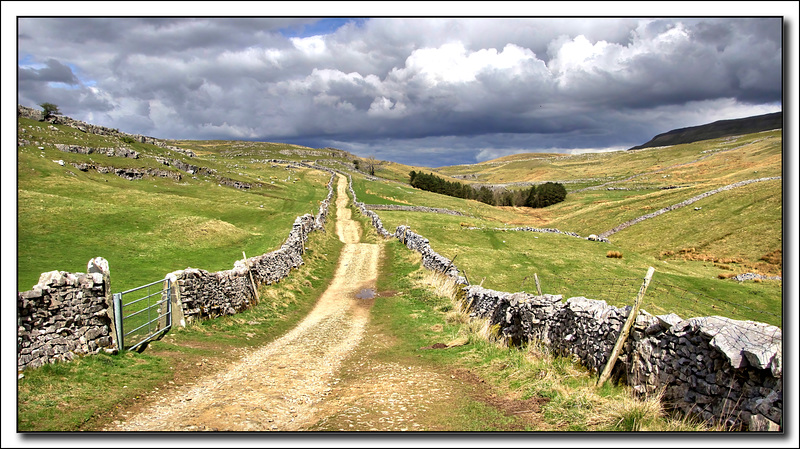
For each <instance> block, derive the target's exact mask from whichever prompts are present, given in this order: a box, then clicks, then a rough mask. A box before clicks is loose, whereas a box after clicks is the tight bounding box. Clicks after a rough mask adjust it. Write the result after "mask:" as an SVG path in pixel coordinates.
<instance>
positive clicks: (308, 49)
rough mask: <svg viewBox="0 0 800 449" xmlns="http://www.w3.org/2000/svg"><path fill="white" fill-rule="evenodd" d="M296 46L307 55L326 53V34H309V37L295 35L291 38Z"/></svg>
mask: <svg viewBox="0 0 800 449" xmlns="http://www.w3.org/2000/svg"><path fill="white" fill-rule="evenodd" d="M289 40H290V41H291V42H292V44H293V45H294V47H295V48H296V49H298V50H300V51H301V52H303V53H305V54H306V55H307V56H318V55H321V54H322V53H325V50H327V48H328V47H327V45H325V37H324V36H309V37H293V38H290V39H289Z"/></svg>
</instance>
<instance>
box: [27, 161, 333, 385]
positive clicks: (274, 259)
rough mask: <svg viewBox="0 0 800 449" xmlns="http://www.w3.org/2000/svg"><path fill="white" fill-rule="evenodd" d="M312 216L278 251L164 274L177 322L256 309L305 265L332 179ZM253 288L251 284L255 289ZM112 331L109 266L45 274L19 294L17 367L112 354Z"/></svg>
mask: <svg viewBox="0 0 800 449" xmlns="http://www.w3.org/2000/svg"><path fill="white" fill-rule="evenodd" d="M335 176H336V175H335V174H332V175H331V179H330V181H328V185H327V187H328V195H327V197H326V198H325V199H324V200H323V201H322V202H321V203H320V207H319V212H318V213H317V215H316V216H314V215H313V214H305V215H303V216H300V217H297V218H296V219H295V222H294V224H293V225H292V230H291V231H290V233H289V237H288V238H287V239H286V240H285V241H284V243H283V244H282V245H281V247H280V248H279V249H278V250H276V251H272V252H270V253H267V254H262V255H260V256H256V257H251V258H248V259H244V260H239V261H236V262H235V263H234V267H233V269H231V270H225V271H218V272H213V273H212V272H208V271H205V270H201V269H196V268H187V269H185V270H179V271H175V272H172V273H170V274H168V275H167V278H168V279H170V280H171V281H172V283H173V285H176V286H177V287H178V288H176V289H173V290H174V291H175V292H176V293H175V296H174V297H173V298H171V300H172V301H173V304H175V305H177V306H178V307H177V308H176V309H174V310H173V320H174V322H180V323H181V324H182V325H184V326H185V325H186V324H187V322H191V321H194V320H198V319H202V318H209V317H216V316H222V315H231V314H235V313H237V312H240V311H242V310H244V309H246V308H248V307H250V306H252V305H253V304H254V298H255V297H256V296H255V290H254V288H258V286H259V285H262V284H272V283H274V282H278V281H280V280H281V279H283V278H284V277H286V276H288V275H289V273H290V272H291V270H292V269H293V268H297V267H299V266H300V265H302V264H303V253H304V252H305V244H306V242H307V240H308V237H309V234H310V233H311V232H313V231H316V230H322V229H324V225H325V222H326V220H327V215H328V211H329V208H330V202H331V199H332V197H333V180H334V178H335ZM254 283H255V286H254ZM118 348H119V347H118V343H117V342H116V329H115V323H114V310H113V299H112V295H111V287H110V276H109V269H108V262H107V261H106V260H105V259H103V258H101V257H98V258H95V259H92V260H91V261H89V265H88V270H87V273H86V274H84V273H67V272H64V271H51V272H48V273H42V275H41V277H40V278H39V282H38V283H37V284H36V285H35V286H33V288H32V289H31V290H29V291H24V292H18V294H17V368H18V370H19V371H22V370H24V369H26V368H35V367H39V366H42V365H44V364H46V363H54V362H57V361H67V360H72V359H73V358H75V356H76V355H84V354H96V353H98V352H100V351H106V352H110V353H113V352H116V351H117V350H118Z"/></svg>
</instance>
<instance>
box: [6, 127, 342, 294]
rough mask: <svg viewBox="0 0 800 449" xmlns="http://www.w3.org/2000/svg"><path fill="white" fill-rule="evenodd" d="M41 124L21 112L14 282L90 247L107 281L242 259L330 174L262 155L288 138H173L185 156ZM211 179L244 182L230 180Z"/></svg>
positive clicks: (117, 287)
mask: <svg viewBox="0 0 800 449" xmlns="http://www.w3.org/2000/svg"><path fill="white" fill-rule="evenodd" d="M51 126H52V125H49V124H47V123H42V122H37V121H34V120H26V119H20V120H19V130H20V134H19V136H20V138H21V139H23V138H24V139H26V140H28V141H30V142H31V144H30V145H24V146H21V147H19V149H18V152H17V155H18V156H17V161H18V163H17V178H18V179H17V186H18V187H17V188H18V190H17V199H18V220H17V225H18V227H17V229H18V241H17V272H18V274H17V282H18V289H19V290H27V289H29V288H30V287H31V286H32V285H34V284H36V282H37V281H38V279H39V275H40V273H42V272H46V271H52V270H62V271H72V272H85V271H86V263H87V262H88V261H89V259H91V258H93V257H97V256H101V257H104V258H106V259H107V260H108V261H109V266H110V270H111V275H112V288H113V289H114V291H122V290H124V289H127V288H130V287H134V286H137V285H141V284H143V283H146V282H150V281H154V280H158V279H161V278H163V277H164V275H166V274H167V273H169V272H171V271H174V270H179V269H184V268H186V267H190V266H191V267H194V268H202V269H206V270H210V271H216V270H224V269H230V268H232V267H233V262H234V261H235V260H238V259H241V258H242V251H245V252H246V254H247V255H248V256H255V255H258V254H263V253H265V252H269V251H272V250H274V249H277V248H278V247H279V246H280V244H281V243H282V242H283V241H284V240H285V239H286V237H287V236H288V234H289V231H290V230H291V226H292V223H293V222H294V219H295V217H297V216H298V215H302V214H306V213H312V212H313V213H316V212H317V210H318V209H319V202H320V201H321V200H322V199H323V198H324V197H325V196H326V195H327V189H326V184H327V182H328V180H329V179H330V175H329V174H327V173H324V172H320V171H318V170H307V169H287V168H286V167H285V166H283V165H278V164H271V163H268V162H263V160H264V159H268V158H281V159H290V157H287V155H285V154H282V153H281V151H283V150H285V149H287V148H289V149H294V148H293V147H292V146H289V145H274V144H255V143H248V144H247V145H248V151H247V152H244V151H237V148H236V147H235V146H233V145H232V144H230V143H228V144H226V143H220V142H191V143H185V144H184V143H178V145H179V146H182V147H185V148H191V149H193V150H195V151H196V152H197V156H196V157H194V158H190V157H188V156H185V155H183V154H181V153H178V152H174V151H170V150H167V149H164V148H159V147H156V146H154V145H148V144H140V143H125V142H121V141H120V140H119V139H118V138H115V137H108V136H98V135H93V134H86V133H83V132H80V131H78V130H77V129H74V128H71V127H69V126H59V125H56V126H55V127H54V128H55V129H56V130H53V129H51V128H50V127H51ZM23 129H24V130H25V131H24V132H23V131H22V130H23ZM34 142H35V143H34ZM55 143H67V144H73V145H81V146H86V147H92V148H109V147H120V146H125V147H129V148H131V149H133V150H135V151H137V152H139V153H140V156H139V158H137V159H130V158H124V157H116V156H106V155H105V154H97V153H94V154H89V155H86V154H75V153H67V152H63V151H59V150H58V149H56V147H55V146H54V144H55ZM39 147H42V148H43V149H39ZM201 150H202V152H201ZM232 150H233V151H232ZM156 157H161V158H169V159H172V160H181V161H183V162H185V163H188V164H192V165H195V166H199V167H203V168H208V169H213V170H216V172H215V173H213V174H194V175H193V174H189V173H186V172H183V171H180V170H177V169H176V168H174V167H172V166H166V165H164V164H162V163H160V162H158V161H157V160H156ZM54 161H63V162H64V165H60V164H59V163H58V162H54ZM73 162H74V163H76V164H81V163H86V164H92V165H94V166H104V167H108V166H110V167H113V168H126V169H130V168H136V169H158V170H162V171H164V172H167V173H171V174H172V175H180V180H177V179H173V178H165V177H159V176H145V177H144V178H142V179H138V180H127V179H125V178H123V177H120V176H117V175H115V174H114V173H113V172H111V173H105V174H103V173H99V172H98V171H97V170H96V169H91V168H90V169H88V170H87V171H81V170H79V169H78V168H76V167H75V166H73V165H72V164H71V163H73ZM221 179H231V180H235V181H239V182H242V183H248V184H249V185H251V186H252V187H251V188H250V189H247V190H240V189H236V188H233V187H230V186H228V185H224V184H223V183H221V182H220V180H221Z"/></svg>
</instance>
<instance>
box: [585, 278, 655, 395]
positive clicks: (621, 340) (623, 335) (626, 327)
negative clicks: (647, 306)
mask: <svg viewBox="0 0 800 449" xmlns="http://www.w3.org/2000/svg"><path fill="white" fill-rule="evenodd" d="M654 271H655V268H653V267H650V268H649V269H648V270H647V275H646V276H645V277H644V282H643V283H642V286H641V287H640V288H639V293H638V294H637V295H636V300H635V301H634V303H633V309H631V312H630V314H628V319H627V320H625V324H623V326H622V329H621V330H620V333H619V337H618V338H617V342H616V343H615V344H614V349H613V350H612V351H611V355H610V356H609V357H608V362H606V366H605V368H603V372H602V373H601V374H600V377H599V378H598V379H597V386H598V387H602V386H603V384H604V383H605V382H606V381H607V380H608V378H609V377H610V376H611V370H612V369H613V368H614V364H615V363H616V362H617V357H619V353H620V351H621V350H622V345H623V344H625V340H627V339H628V334H630V331H631V327H633V323H634V322H636V315H638V314H639V307H640V306H641V304H642V298H644V292H646V291H647V286H648V285H650V279H651V278H652V277H653V272H654Z"/></svg>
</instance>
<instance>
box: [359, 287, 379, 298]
mask: <svg viewBox="0 0 800 449" xmlns="http://www.w3.org/2000/svg"><path fill="white" fill-rule="evenodd" d="M356 298H358V299H375V290H374V289H372V288H365V289H362V290H361V291H360V292H358V293H356Z"/></svg>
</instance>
